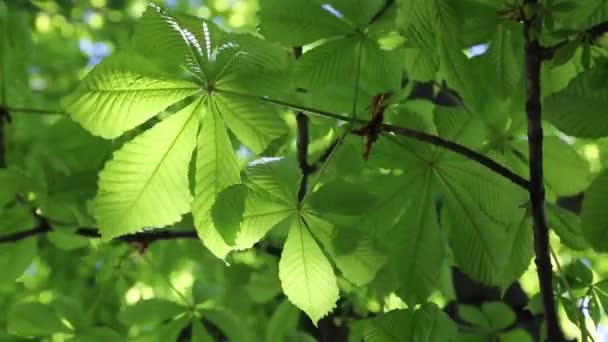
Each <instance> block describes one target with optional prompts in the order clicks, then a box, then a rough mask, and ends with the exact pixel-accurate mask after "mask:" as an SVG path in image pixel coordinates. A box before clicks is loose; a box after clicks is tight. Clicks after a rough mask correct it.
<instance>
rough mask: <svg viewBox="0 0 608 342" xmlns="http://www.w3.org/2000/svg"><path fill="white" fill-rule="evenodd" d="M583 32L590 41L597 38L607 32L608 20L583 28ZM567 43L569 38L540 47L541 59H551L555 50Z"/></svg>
mask: <svg viewBox="0 0 608 342" xmlns="http://www.w3.org/2000/svg"><path fill="white" fill-rule="evenodd" d="M585 33H586V34H587V36H588V37H589V39H591V41H595V40H596V39H598V38H599V37H601V36H602V35H604V34H605V33H608V21H605V22H603V23H599V24H597V25H594V26H593V27H591V28H589V29H587V30H585ZM568 43H569V40H565V41H563V42H560V43H558V44H555V45H553V46H549V47H541V48H540V49H541V55H542V60H549V59H552V58H553V56H555V53H556V52H557V50H559V49H560V48H561V47H562V46H564V45H566V44H568Z"/></svg>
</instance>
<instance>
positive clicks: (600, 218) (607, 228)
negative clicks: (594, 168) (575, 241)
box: [581, 171, 608, 252]
mask: <svg viewBox="0 0 608 342" xmlns="http://www.w3.org/2000/svg"><path fill="white" fill-rule="evenodd" d="M606 189H608V171H603V172H602V173H601V174H600V175H599V176H597V177H596V178H595V180H594V181H593V183H591V185H590V186H589V189H587V191H586V192H585V198H584V200H583V209H582V212H581V224H582V227H583V234H584V236H585V238H586V239H587V242H589V244H590V245H591V247H593V249H595V250H596V251H598V252H608V243H607V242H608V211H607V210H606V208H607V205H608V191H606Z"/></svg>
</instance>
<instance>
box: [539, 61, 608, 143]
mask: <svg viewBox="0 0 608 342" xmlns="http://www.w3.org/2000/svg"><path fill="white" fill-rule="evenodd" d="M606 75H608V73H607V72H606V70H604V69H602V68H601V67H595V68H593V69H590V70H587V71H584V72H582V73H580V74H579V75H578V76H577V77H576V78H575V79H573V80H572V81H571V82H570V83H569V84H568V86H567V87H566V88H565V89H563V90H561V91H558V92H556V93H553V94H551V95H550V96H548V97H547V98H545V100H544V103H543V113H544V114H545V118H546V119H547V120H548V121H549V122H551V123H552V124H553V125H554V126H555V127H557V128H558V129H559V130H560V131H562V132H564V133H566V134H568V135H572V136H575V137H580V138H601V137H605V136H608V120H607V119H606V111H605V109H606V107H607V106H608V90H607V89H606V88H605V87H602V85H603V84H604V83H602V82H603V81H602V80H605V79H606Z"/></svg>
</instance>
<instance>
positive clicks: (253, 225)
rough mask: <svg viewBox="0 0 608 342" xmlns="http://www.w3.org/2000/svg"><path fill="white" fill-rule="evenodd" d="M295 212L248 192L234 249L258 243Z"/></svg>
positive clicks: (292, 208) (293, 207)
mask: <svg viewBox="0 0 608 342" xmlns="http://www.w3.org/2000/svg"><path fill="white" fill-rule="evenodd" d="M294 212H295V206H289V205H285V204H284V203H281V202H277V201H274V200H272V199H270V198H268V197H267V196H264V195H263V194H259V193H254V192H253V191H250V192H249V195H248V196H247V198H246V199H245V211H244V213H243V221H242V223H241V228H240V229H239V231H238V233H237V236H236V241H235V244H234V249H237V250H240V249H248V248H251V247H253V245H254V244H256V243H257V242H259V241H260V240H261V239H262V238H263V237H264V235H266V233H268V232H269V231H270V230H271V229H272V228H274V227H275V226H277V225H278V224H279V223H281V222H283V221H284V220H285V219H287V218H288V217H290V216H292V215H293V213H294Z"/></svg>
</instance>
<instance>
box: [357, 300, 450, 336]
mask: <svg viewBox="0 0 608 342" xmlns="http://www.w3.org/2000/svg"><path fill="white" fill-rule="evenodd" d="M455 335H456V326H455V325H454V323H453V322H452V321H451V320H450V318H449V317H448V316H447V315H446V314H445V313H443V312H442V311H441V310H440V309H439V308H438V307H437V306H436V305H435V304H430V303H427V304H424V305H422V306H421V307H420V308H418V309H417V310H416V311H413V310H408V311H406V310H394V311H390V312H388V313H385V314H382V315H380V316H378V317H376V318H373V319H370V320H368V321H366V322H365V331H364V340H365V342H401V341H452V340H453V337H454V336H455Z"/></svg>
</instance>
